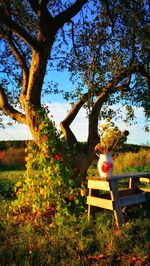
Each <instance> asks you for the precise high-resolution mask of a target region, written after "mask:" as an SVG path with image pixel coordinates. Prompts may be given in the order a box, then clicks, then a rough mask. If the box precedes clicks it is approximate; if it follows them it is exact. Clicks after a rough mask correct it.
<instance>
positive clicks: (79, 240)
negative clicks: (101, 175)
mask: <svg viewBox="0 0 150 266" xmlns="http://www.w3.org/2000/svg"><path fill="white" fill-rule="evenodd" d="M143 154H144V153H143ZM140 155H141V154H140ZM126 156H127V158H128V157H129V156H130V157H131V154H130V155H129V153H128V154H127V155H126ZM143 156H144V155H143ZM133 157H134V154H133ZM135 158H136V160H137V161H135ZM115 160H121V159H120V158H119V159H117V158H116V159H115ZM122 160H123V157H122ZM140 160H142V159H140V156H139V157H138V156H135V157H134V160H133V161H134V163H135V165H136V167H135V166H134V165H132V164H131V163H130V162H131V160H128V165H127V163H126V164H125V162H123V168H122V169H120V170H119V171H131V170H132V172H134V171H137V169H140V171H145V170H146V169H149V166H148V165H150V162H147V166H145V165H142V166H140V165H139V164H140ZM126 162H127V161H126ZM117 163H118V164H119V162H118V161H116V165H117ZM138 163H139V164H138ZM137 167H141V168H137ZM3 170H4V169H3ZM7 170H8V169H7ZM90 171H92V173H93V174H94V175H95V172H96V171H97V170H96V169H95V167H93V168H92V167H91V168H90V170H89V173H90ZM23 176H24V171H23V170H22V171H20V170H19V171H1V173H0V214H1V216H0V265H1V266H6V265H7V266H35V265H36V266H47V265H50V266H53V265H55V266H80V265H81V266H88V265H95V266H96V265H102V266H103V265H104V266H105V265H115V266H117V265H118V266H119V265H120V266H121V265H122V266H124V265H135V266H136V265H143V266H148V265H150V230H149V218H148V217H147V216H145V213H144V211H143V209H142V208H139V207H138V208H137V207H136V206H134V207H130V208H127V209H126V210H125V218H126V221H127V222H126V223H125V225H124V226H123V227H122V229H121V230H118V229H116V227H115V222H114V217H113V213H112V212H111V211H105V210H101V211H100V212H99V213H97V215H96V218H95V219H91V222H90V223H88V221H87V206H85V212H84V213H83V214H80V215H78V216H76V215H70V216H67V217H66V216H65V214H63V215H62V216H58V215H57V214H56V216H55V219H54V220H53V221H49V220H48V219H46V218H43V217H41V216H38V214H37V215H36V214H35V215H34V216H29V215H28V213H21V212H20V214H19V215H17V214H16V213H15V212H14V213H11V212H10V211H9V209H10V205H11V202H13V201H14V199H15V191H14V185H15V183H16V182H17V181H20V180H23Z"/></svg>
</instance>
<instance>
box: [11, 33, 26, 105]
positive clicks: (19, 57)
mask: <svg viewBox="0 0 150 266" xmlns="http://www.w3.org/2000/svg"><path fill="white" fill-rule="evenodd" d="M8 44H9V47H10V49H11V51H12V53H13V55H14V57H15V58H16V60H17V61H18V63H19V64H20V67H21V69H22V75H23V83H22V91H21V97H20V101H21V103H22V104H23V106H24V100H25V96H26V92H27V87H28V79H29V69H28V66H27V63H26V60H25V58H24V57H23V56H22V55H21V53H20V52H19V50H18V49H17V47H16V45H15V44H14V42H13V40H12V38H9V37H8Z"/></svg>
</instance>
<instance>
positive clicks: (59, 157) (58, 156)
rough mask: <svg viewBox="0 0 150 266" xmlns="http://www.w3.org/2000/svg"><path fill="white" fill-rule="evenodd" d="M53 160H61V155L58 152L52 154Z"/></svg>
mask: <svg viewBox="0 0 150 266" xmlns="http://www.w3.org/2000/svg"><path fill="white" fill-rule="evenodd" d="M53 160H58V161H62V157H61V155H60V154H55V155H54V156H53Z"/></svg>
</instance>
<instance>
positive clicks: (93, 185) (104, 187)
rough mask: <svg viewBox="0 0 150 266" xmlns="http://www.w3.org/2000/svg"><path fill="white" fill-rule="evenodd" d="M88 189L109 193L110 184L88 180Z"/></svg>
mask: <svg viewBox="0 0 150 266" xmlns="http://www.w3.org/2000/svg"><path fill="white" fill-rule="evenodd" d="M88 188H92V189H100V190H106V191H110V182H108V181H99V180H88Z"/></svg>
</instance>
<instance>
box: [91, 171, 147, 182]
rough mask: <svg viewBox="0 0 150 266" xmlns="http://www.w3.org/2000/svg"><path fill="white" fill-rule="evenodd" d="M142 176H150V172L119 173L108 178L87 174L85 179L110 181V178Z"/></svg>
mask: <svg viewBox="0 0 150 266" xmlns="http://www.w3.org/2000/svg"><path fill="white" fill-rule="evenodd" d="M138 177H139V178H143V177H147V178H150V172H137V173H130V174H120V175H113V176H112V177H110V178H105V177H100V176H88V177H87V180H99V181H111V180H120V179H127V178H138Z"/></svg>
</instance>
